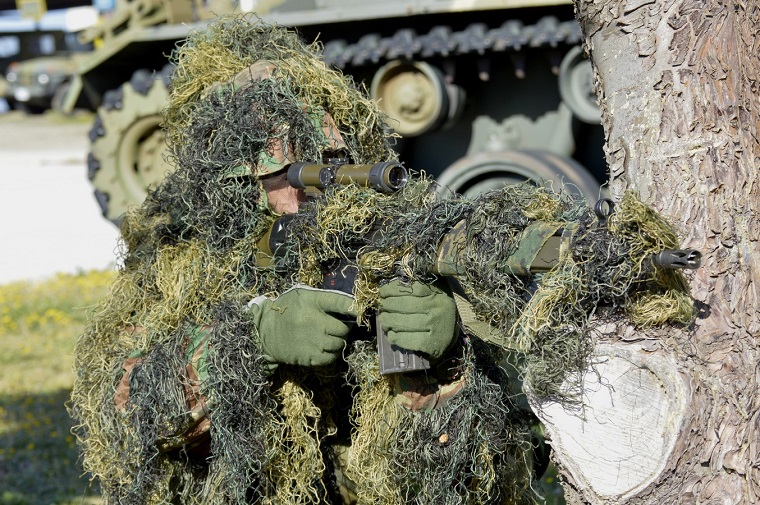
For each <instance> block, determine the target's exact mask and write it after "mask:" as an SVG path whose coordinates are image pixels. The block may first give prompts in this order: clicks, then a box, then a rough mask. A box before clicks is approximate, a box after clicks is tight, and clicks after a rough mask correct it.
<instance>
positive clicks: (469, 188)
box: [437, 150, 599, 202]
mask: <svg viewBox="0 0 760 505" xmlns="http://www.w3.org/2000/svg"><path fill="white" fill-rule="evenodd" d="M437 181H438V184H439V185H440V188H441V189H440V192H441V194H443V195H444V196H447V195H450V194H451V193H452V192H453V193H458V194H461V195H464V196H467V197H473V196H476V195H478V194H481V193H485V192H487V191H491V190H494V189H498V188H501V187H503V186H504V185H507V184H518V183H521V182H525V181H534V182H536V183H538V182H539V181H543V182H545V183H548V184H551V185H552V186H553V188H554V189H556V190H559V189H560V188H561V187H562V186H563V185H565V187H566V189H567V190H568V191H570V192H571V193H573V194H576V195H578V196H583V197H585V198H586V200H588V201H589V202H595V201H596V200H597V199H598V198H599V183H598V182H597V181H596V179H594V177H593V176H592V175H591V174H590V173H589V172H588V171H587V170H586V169H585V167H583V166H582V165H581V164H580V163H578V162H577V161H575V160H573V159H572V158H567V157H565V156H560V155H557V154H553V153H550V152H546V151H537V150H523V151H498V152H480V153H476V154H473V155H471V156H465V157H464V158H461V159H459V160H458V161H456V162H454V163H453V164H452V165H450V166H449V167H448V168H446V170H445V171H444V172H443V173H442V174H441V175H440V176H439V177H438V178H437Z"/></svg>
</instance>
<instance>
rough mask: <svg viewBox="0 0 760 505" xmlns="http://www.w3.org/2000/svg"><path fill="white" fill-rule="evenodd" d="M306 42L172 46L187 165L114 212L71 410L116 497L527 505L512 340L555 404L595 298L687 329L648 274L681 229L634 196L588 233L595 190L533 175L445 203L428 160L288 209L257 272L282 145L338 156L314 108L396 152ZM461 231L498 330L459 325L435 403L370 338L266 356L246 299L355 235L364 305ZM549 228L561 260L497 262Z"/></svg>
mask: <svg viewBox="0 0 760 505" xmlns="http://www.w3.org/2000/svg"><path fill="white" fill-rule="evenodd" d="M317 54H318V50H317V48H316V47H313V46H312V47H308V46H304V45H303V44H302V43H301V42H300V41H299V40H298V39H297V37H296V36H295V35H294V34H293V33H290V32H287V31H285V30H282V29H279V28H274V27H270V26H267V25H263V24H260V23H254V24H251V23H249V21H248V20H247V19H245V18H241V17H232V18H222V19H221V20H219V21H217V22H215V23H214V24H212V25H211V26H210V27H209V29H208V30H207V31H205V32H203V33H196V34H193V35H192V36H191V37H190V38H189V39H188V41H187V43H186V44H185V45H184V46H183V47H182V48H180V49H179V51H178V53H177V54H176V59H177V64H178V66H177V69H176V72H175V76H174V80H173V90H172V96H171V101H170V104H169V106H168V108H167V110H166V113H165V121H166V126H167V129H168V140H169V144H170V147H171V149H172V153H173V157H174V162H175V164H176V166H177V167H178V169H177V171H176V172H174V173H173V174H171V175H170V176H168V178H167V179H166V180H165V181H164V183H162V185H161V186H160V187H159V188H157V189H156V190H155V191H154V192H152V193H151V194H150V195H149V197H148V198H147V200H146V202H145V204H144V205H143V206H142V208H140V209H137V210H133V211H131V212H130V213H128V215H126V216H125V218H124V221H123V225H122V240H123V245H124V252H123V258H122V261H123V266H122V268H121V270H120V272H119V275H118V277H117V279H116V281H115V283H114V285H113V288H112V291H111V293H110V295H109V297H108V298H107V299H106V300H104V302H103V303H102V304H101V306H100V307H99V309H98V310H97V312H96V313H95V314H94V315H93V317H92V318H91V321H90V323H89V325H88V327H87V330H86V333H85V334H84V335H83V336H82V337H81V338H80V340H79V342H78V344H77V350H76V355H77V356H76V365H75V366H76V373H77V377H76V381H75V385H74V390H73V393H72V403H71V413H72V415H73V416H74V418H75V419H76V421H77V425H76V428H75V431H76V433H77V436H78V439H79V443H80V444H81V446H82V449H83V454H84V466H85V469H86V470H88V471H90V472H92V474H93V475H94V476H95V477H97V478H98V479H99V480H100V482H101V488H102V490H103V494H104V498H105V500H106V502H107V503H170V502H171V503H175V502H180V503H209V504H213V503H225V504H226V503H278V504H279V503H288V504H289V503H323V502H330V501H338V500H339V497H338V495H339V494H340V493H341V492H345V488H346V487H347V486H348V485H346V484H345V482H350V483H351V485H350V486H348V487H350V488H351V489H350V491H352V492H353V493H355V495H356V496H357V497H358V502H359V503H367V504H376V503H388V504H391V503H431V504H432V503H435V504H438V503H443V504H449V503H530V502H532V501H535V500H536V497H535V494H534V492H533V490H532V489H531V456H530V454H531V446H530V438H529V425H530V423H531V421H532V419H531V416H530V413H529V412H526V411H524V410H521V409H520V408H518V406H517V405H515V403H514V402H513V400H512V395H513V392H512V391H511V390H510V386H509V381H508V379H507V377H506V374H505V372H504V370H503V369H502V368H501V367H500V366H498V364H499V363H500V362H502V360H503V358H504V350H505V349H507V350H510V349H512V350H514V349H516V350H519V351H520V352H522V353H523V355H524V363H525V366H524V368H523V369H522V373H523V374H524V376H525V379H526V381H527V382H528V383H529V384H530V387H531V389H532V390H533V391H534V393H535V394H538V395H543V396H547V395H556V394H560V393H562V391H561V390H560V385H561V384H562V382H563V380H564V379H565V378H566V377H568V375H569V374H570V373H572V372H574V371H578V370H582V369H584V368H585V367H587V366H588V360H589V353H590V348H591V341H590V337H589V331H590V328H589V320H590V315H591V314H592V313H594V311H595V310H597V309H598V308H599V307H601V306H605V307H608V309H607V310H608V314H607V317H621V316H620V315H619V314H618V312H619V311H617V312H616V311H615V309H616V308H618V307H624V308H626V309H627V310H628V312H629V313H632V314H637V313H639V312H646V311H641V310H639V308H640V307H642V306H645V305H647V304H649V305H651V304H652V303H655V302H656V303H659V304H660V307H662V306H663V303H662V302H663V301H667V302H668V303H671V305H674V306H675V307H673V310H670V311H667V310H660V309H658V312H657V313H658V317H661V318H662V319H663V320H671V321H673V320H675V321H678V320H689V319H690V318H691V317H692V312H691V305H690V303H689V298H688V295H687V294H686V292H685V283H684V282H683V280H682V279H681V278H680V277H678V276H677V275H676V274H669V273H663V272H660V271H658V270H655V272H656V275H654V276H652V275H649V274H648V273H647V271H648V270H647V268H646V261H647V258H648V256H649V253H650V252H652V251H656V250H659V249H661V248H663V247H673V246H674V245H673V244H674V243H675V237H674V236H673V234H672V232H671V231H670V229H669V228H668V227H667V226H666V225H665V224H664V223H662V221H661V220H660V219H659V218H657V216H655V215H654V214H652V213H651V212H650V211H649V210H648V209H646V208H645V207H643V206H642V205H641V204H640V203H638V202H637V201H636V200H635V199H634V198H633V197H629V198H627V199H626V200H625V201H624V202H622V203H621V205H620V206H619V210H618V212H616V213H615V214H614V215H613V217H612V218H611V219H610V220H609V222H608V223H606V224H605V225H604V226H601V225H599V224H598V223H597V222H596V220H595V218H594V217H593V216H592V215H591V213H590V212H589V211H588V209H586V207H585V205H584V204H582V203H580V202H575V201H572V200H570V199H568V198H567V197H565V196H563V195H561V194H556V193H553V192H551V191H548V190H546V189H543V188H536V187H533V186H530V185H521V186H515V187H510V188H505V189H504V190H503V191H498V192H494V193H489V194H487V195H484V196H482V197H480V198H477V199H475V200H463V199H454V200H449V201H444V202H441V201H438V200H437V198H436V197H435V193H434V192H433V191H432V185H433V183H432V182H431V181H430V180H429V179H427V178H425V177H424V176H422V175H421V176H419V177H417V178H415V179H414V180H413V181H412V182H411V183H410V184H408V185H407V186H406V187H405V188H403V189H402V190H401V191H398V192H396V193H393V194H380V193H377V192H375V191H374V190H371V189H365V188H359V187H356V186H353V185H348V186H341V187H330V188H328V189H327V190H326V191H325V192H324V194H323V195H321V196H319V197H318V198H316V199H315V200H313V201H311V202H310V203H308V204H307V205H305V206H304V208H303V209H302V210H301V211H299V213H298V214H297V215H296V217H295V219H294V222H293V223H292V227H291V229H290V233H289V238H288V240H289V243H290V245H289V247H288V251H290V253H289V254H287V255H286V256H285V257H284V258H283V259H282V261H281V263H279V266H278V267H277V268H274V267H262V266H261V265H260V263H259V261H258V260H257V255H258V254H259V253H260V248H259V241H260V239H261V238H262V236H264V234H265V233H266V232H267V230H268V229H269V227H270V226H271V225H272V222H273V221H274V220H275V218H276V217H277V216H275V215H273V214H272V213H271V212H269V211H268V209H267V206H266V198H265V195H264V193H263V191H262V187H261V184H260V182H259V180H258V179H257V178H256V177H255V174H256V172H257V170H258V169H259V168H260V166H264V167H266V166H267V164H268V163H272V162H273V161H272V160H273V159H275V158H277V153H276V152H275V151H277V149H280V150H282V146H288V148H289V149H291V152H292V153H297V156H298V157H300V158H301V159H305V160H321V158H322V153H323V151H325V150H326V149H328V148H329V147H330V144H329V142H328V139H326V137H325V134H324V132H323V131H322V129H320V128H319V125H318V121H316V120H315V117H317V119H319V117H321V116H320V114H321V111H328V112H329V113H330V114H331V116H332V120H333V121H334V124H335V127H336V128H337V130H338V131H339V132H340V135H341V136H342V138H343V140H344V141H345V148H346V150H347V153H348V155H349V156H350V157H351V158H352V160H353V161H354V162H356V163H368V162H374V161H379V160H388V159H393V157H394V153H393V151H392V150H391V147H390V144H389V138H390V136H391V134H390V133H389V130H388V129H387V127H386V125H385V122H384V119H383V118H382V117H381V115H380V114H379V112H378V110H377V108H376V106H375V105H374V104H373V103H372V102H370V101H369V100H368V99H367V98H366V97H365V96H364V94H363V93H361V92H360V91H358V90H357V89H356V88H355V87H354V86H353V84H352V83H351V82H350V81H349V80H348V79H347V78H345V77H343V76H341V75H339V74H338V73H336V72H334V71H331V70H328V69H327V68H325V67H324V65H323V64H322V63H320V61H319V60H318V58H317V57H315V55H317ZM261 61H269V62H275V63H276V65H275V68H274V70H273V71H272V76H271V77H272V78H266V79H260V80H258V81H256V82H254V83H252V84H250V85H243V86H239V85H238V81H237V80H236V76H239V75H240V73H241V71H245V69H248V68H250V67H251V66H252V65H255V64H256V63H257V62H261ZM273 139H279V141H277V142H275V141H273ZM278 146H279V147H278ZM275 162H276V160H275ZM460 222H464V223H465V229H466V236H467V243H468V244H469V245H468V247H467V249H466V250H463V251H460V253H459V254H458V258H457V261H458V262H459V265H460V267H461V273H459V274H458V275H457V278H458V281H459V283H460V284H461V286H462V288H463V291H464V292H465V293H466V294H467V295H468V297H469V299H470V301H471V305H469V307H471V312H472V315H473V319H472V321H475V320H479V321H480V322H481V323H489V324H488V326H489V328H490V329H489V330H488V332H486V333H482V332H481V333H479V335H478V336H472V335H468V334H469V333H472V332H469V331H468V327H467V325H465V328H464V336H463V337H462V339H461V341H460V347H459V349H460V352H459V354H458V355H457V356H456V359H455V363H453V366H452V367H451V369H449V370H448V371H449V372H450V373H452V375H453V376H452V377H451V383H450V384H451V385H453V386H452V387H454V388H455V389H456V394H447V391H446V390H445V388H442V389H441V390H439V391H438V393H440V398H441V399H442V401H440V405H437V406H436V408H434V409H429V408H408V407H409V405H410V404H411V405H412V406H413V407H414V404H415V401H417V400H419V398H418V397H416V396H415V395H413V394H410V389H409V388H405V387H404V384H399V383H403V382H405V381H407V380H417V379H414V378H406V377H404V376H393V377H389V376H381V375H380V374H379V373H378V365H377V356H376V350H375V347H374V344H373V343H372V342H371V341H370V340H367V339H366V338H365V339H356V340H352V341H351V342H350V343H349V346H348V347H347V349H346V351H345V356H344V357H345V359H344V360H341V362H340V363H338V364H337V365H336V366H333V367H323V368H302V367H295V366H284V365H280V366H279V367H277V368H276V370H274V371H273V370H272V367H271V366H270V364H269V363H267V362H266V360H265V359H264V358H263V356H262V352H261V349H260V347H259V338H258V330H257V328H256V326H255V325H254V324H252V322H251V320H250V318H249V317H248V310H247V308H248V307H247V305H246V304H247V302H248V301H249V300H251V299H252V298H254V297H255V296H257V295H262V294H263V295H268V296H277V295H278V294H280V293H282V292H283V291H285V290H286V289H287V288H288V287H290V286H292V285H293V284H295V283H300V284H306V285H312V286H316V285H319V282H320V281H321V270H320V268H321V265H322V264H324V262H325V261H328V260H330V259H334V258H336V257H339V256H340V255H341V254H342V251H343V249H344V244H347V243H352V244H362V247H361V249H360V250H359V253H358V254H357V257H356V261H357V263H358V265H359V268H360V275H359V281H358V282H357V290H356V293H357V299H356V303H357V305H358V307H359V309H360V310H359V312H360V313H361V314H366V313H367V311H369V310H371V309H372V308H373V307H374V305H375V303H376V299H377V289H378V285H379V284H380V283H382V282H384V281H385V280H387V279H390V278H396V277H399V278H401V279H403V280H406V281H413V280H420V281H425V282H431V281H432V280H433V279H434V277H435V276H434V274H432V273H431V271H432V270H434V268H432V267H431V265H432V264H433V263H435V261H434V259H435V256H436V254H437V242H438V241H439V240H440V237H441V236H443V235H444V234H446V233H448V232H449V231H451V230H452V229H453V228H454V226H455V225H456V224H457V223H460ZM538 222H545V223H550V224H551V226H556V229H559V228H562V227H570V226H572V227H574V229H575V234H574V238H573V243H572V247H571V250H572V253H570V254H566V255H564V256H563V258H562V259H561V261H560V263H559V264H558V265H557V267H555V268H554V269H553V270H551V271H550V272H548V273H545V274H542V275H533V274H531V273H530V272H529V271H520V270H519V269H516V268H514V267H513V266H514V264H515V262H514V261H512V262H510V261H509V258H510V257H514V256H515V254H516V251H519V250H520V247H519V246H520V244H521V243H522V242H524V241H526V240H528V238H529V237H527V236H526V235H525V231H526V230H527V229H528V228H529V227H530V225H531V224H534V223H538ZM378 228H380V229H381V230H387V232H386V233H380V234H378V233H377V230H378ZM390 230H393V232H392V233H391V232H390ZM518 256H519V254H518ZM505 265H513V266H510V267H506V266H505ZM616 314H617V315H616ZM360 322H362V323H366V318H365V317H363V316H360ZM641 322H642V323H647V320H644V321H641ZM649 322H654V323H659V322H662V321H651V320H649ZM204 324H207V325H208V326H202V325H204ZM480 336H482V337H483V338H484V339H485V340H481V338H479V337H480ZM304 338H308V335H305V336H304ZM125 370H126V371H127V372H128V373H127V374H125ZM125 388H126V389H127V390H128V392H129V395H128V396H127V397H125V396H123V395H121V393H122V392H123V391H124V390H125ZM443 400H446V401H443ZM426 406H427V404H426ZM334 474H335V475H338V480H337V481H336V480H335V479H333V477H332V476H333V475H334ZM338 481H342V482H343V483H344V486H343V488H341V489H338V486H337V484H338Z"/></svg>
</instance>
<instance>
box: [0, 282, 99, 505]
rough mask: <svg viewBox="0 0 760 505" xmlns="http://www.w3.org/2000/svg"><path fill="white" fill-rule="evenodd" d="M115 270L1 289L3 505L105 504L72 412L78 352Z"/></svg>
mask: <svg viewBox="0 0 760 505" xmlns="http://www.w3.org/2000/svg"><path fill="white" fill-rule="evenodd" d="M113 275H114V274H113V273H112V272H103V271H93V272H87V273H81V274H76V275H70V274H60V275H57V276H55V277H53V278H51V279H49V280H46V281H44V282H35V283H29V282H14V283H11V284H6V285H3V286H0V341H2V343H3V352H2V353H0V370H2V373H0V505H16V504H19V505H21V504H30V505H34V504H41V505H42V504H45V505H47V504H72V505H73V504H80V503H99V502H100V500H99V495H98V491H97V489H96V487H94V486H93V485H91V484H90V482H89V478H88V477H87V476H86V475H83V470H82V467H81V465H80V464H79V462H78V450H77V447H76V443H75V440H74V437H73V436H72V435H71V433H70V430H71V425H72V421H71V419H70V418H69V416H68V413H67V412H66V407H65V404H66V402H67V401H68V399H69V395H70V393H71V387H72V383H73V377H74V376H73V372H72V363H73V353H74V345H75V343H76V339H77V337H78V336H79V335H80V334H81V333H82V331H83V329H84V322H85V320H86V319H87V315H88V313H89V310H90V309H91V308H92V307H93V306H94V305H95V304H96V303H97V301H98V300H99V299H100V298H102V297H103V296H104V295H105V294H106V293H107V291H108V285H109V284H110V282H111V280H112V278H113Z"/></svg>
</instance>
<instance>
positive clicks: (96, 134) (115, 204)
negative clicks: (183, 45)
mask: <svg viewBox="0 0 760 505" xmlns="http://www.w3.org/2000/svg"><path fill="white" fill-rule="evenodd" d="M170 72H171V67H170V66H169V65H167V67H165V68H164V70H162V71H161V72H160V73H154V72H152V71H150V70H145V69H142V70H138V71H136V72H135V73H134V74H133V75H132V78H131V79H130V80H129V82H126V83H124V84H123V85H122V86H121V87H120V88H119V89H117V90H112V91H109V92H107V93H106V94H105V95H104V96H103V104H102V105H101V106H100V107H99V108H98V114H97V116H96V118H95V122H94V124H93V126H92V128H91V129H90V134H89V136H90V142H91V150H90V154H89V156H88V158H87V165H88V176H89V178H90V181H91V182H92V185H93V187H94V188H95V199H96V200H97V202H98V204H99V205H100V207H101V210H102V212H103V216H104V217H106V218H107V219H109V220H111V221H113V222H114V223H116V224H119V222H120V220H121V216H122V215H123V214H124V213H125V212H126V211H127V209H128V207H130V206H139V205H140V204H142V202H143V200H144V199H145V197H146V196H147V194H148V190H149V189H152V188H154V187H155V186H156V185H158V184H159V183H160V182H161V181H162V180H163V179H164V177H165V176H166V174H167V173H169V172H170V171H171V170H172V166H171V165H170V164H169V163H167V162H166V161H165V160H164V155H165V153H166V152H167V147H166V143H165V137H164V131H163V130H162V129H161V126H160V125H161V109H162V108H163V107H164V106H165V104H166V101H167V99H168V97H169V93H168V89H167V87H168V78H167V76H168V75H170Z"/></svg>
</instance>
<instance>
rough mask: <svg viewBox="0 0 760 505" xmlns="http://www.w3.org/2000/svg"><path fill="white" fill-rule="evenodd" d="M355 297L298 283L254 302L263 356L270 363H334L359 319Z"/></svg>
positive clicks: (306, 364)
mask: <svg viewBox="0 0 760 505" xmlns="http://www.w3.org/2000/svg"><path fill="white" fill-rule="evenodd" d="M353 303H354V299H353V297H351V296H350V295H347V294H343V293H340V292H338V291H325V290H322V289H314V288H308V287H298V288H294V289H291V290H288V291H286V292H285V293H283V294H282V295H280V296H279V297H277V298H276V299H274V300H272V299H269V298H264V297H259V298H256V299H254V300H253V301H252V302H251V311H252V316H253V319H254V323H255V324H256V327H257V328H258V330H259V339H260V341H261V348H262V351H263V353H264V356H265V358H266V359H267V360H269V361H270V362H271V363H283V364H288V365H302V366H322V365H328V364H330V363H333V362H334V361H335V360H336V359H338V357H339V356H340V355H341V353H342V351H343V347H344V346H345V345H346V335H348V332H349V331H350V330H351V327H352V326H353V321H354V320H355V319H356V311H355V310H354V309H353V308H352V305H353Z"/></svg>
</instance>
